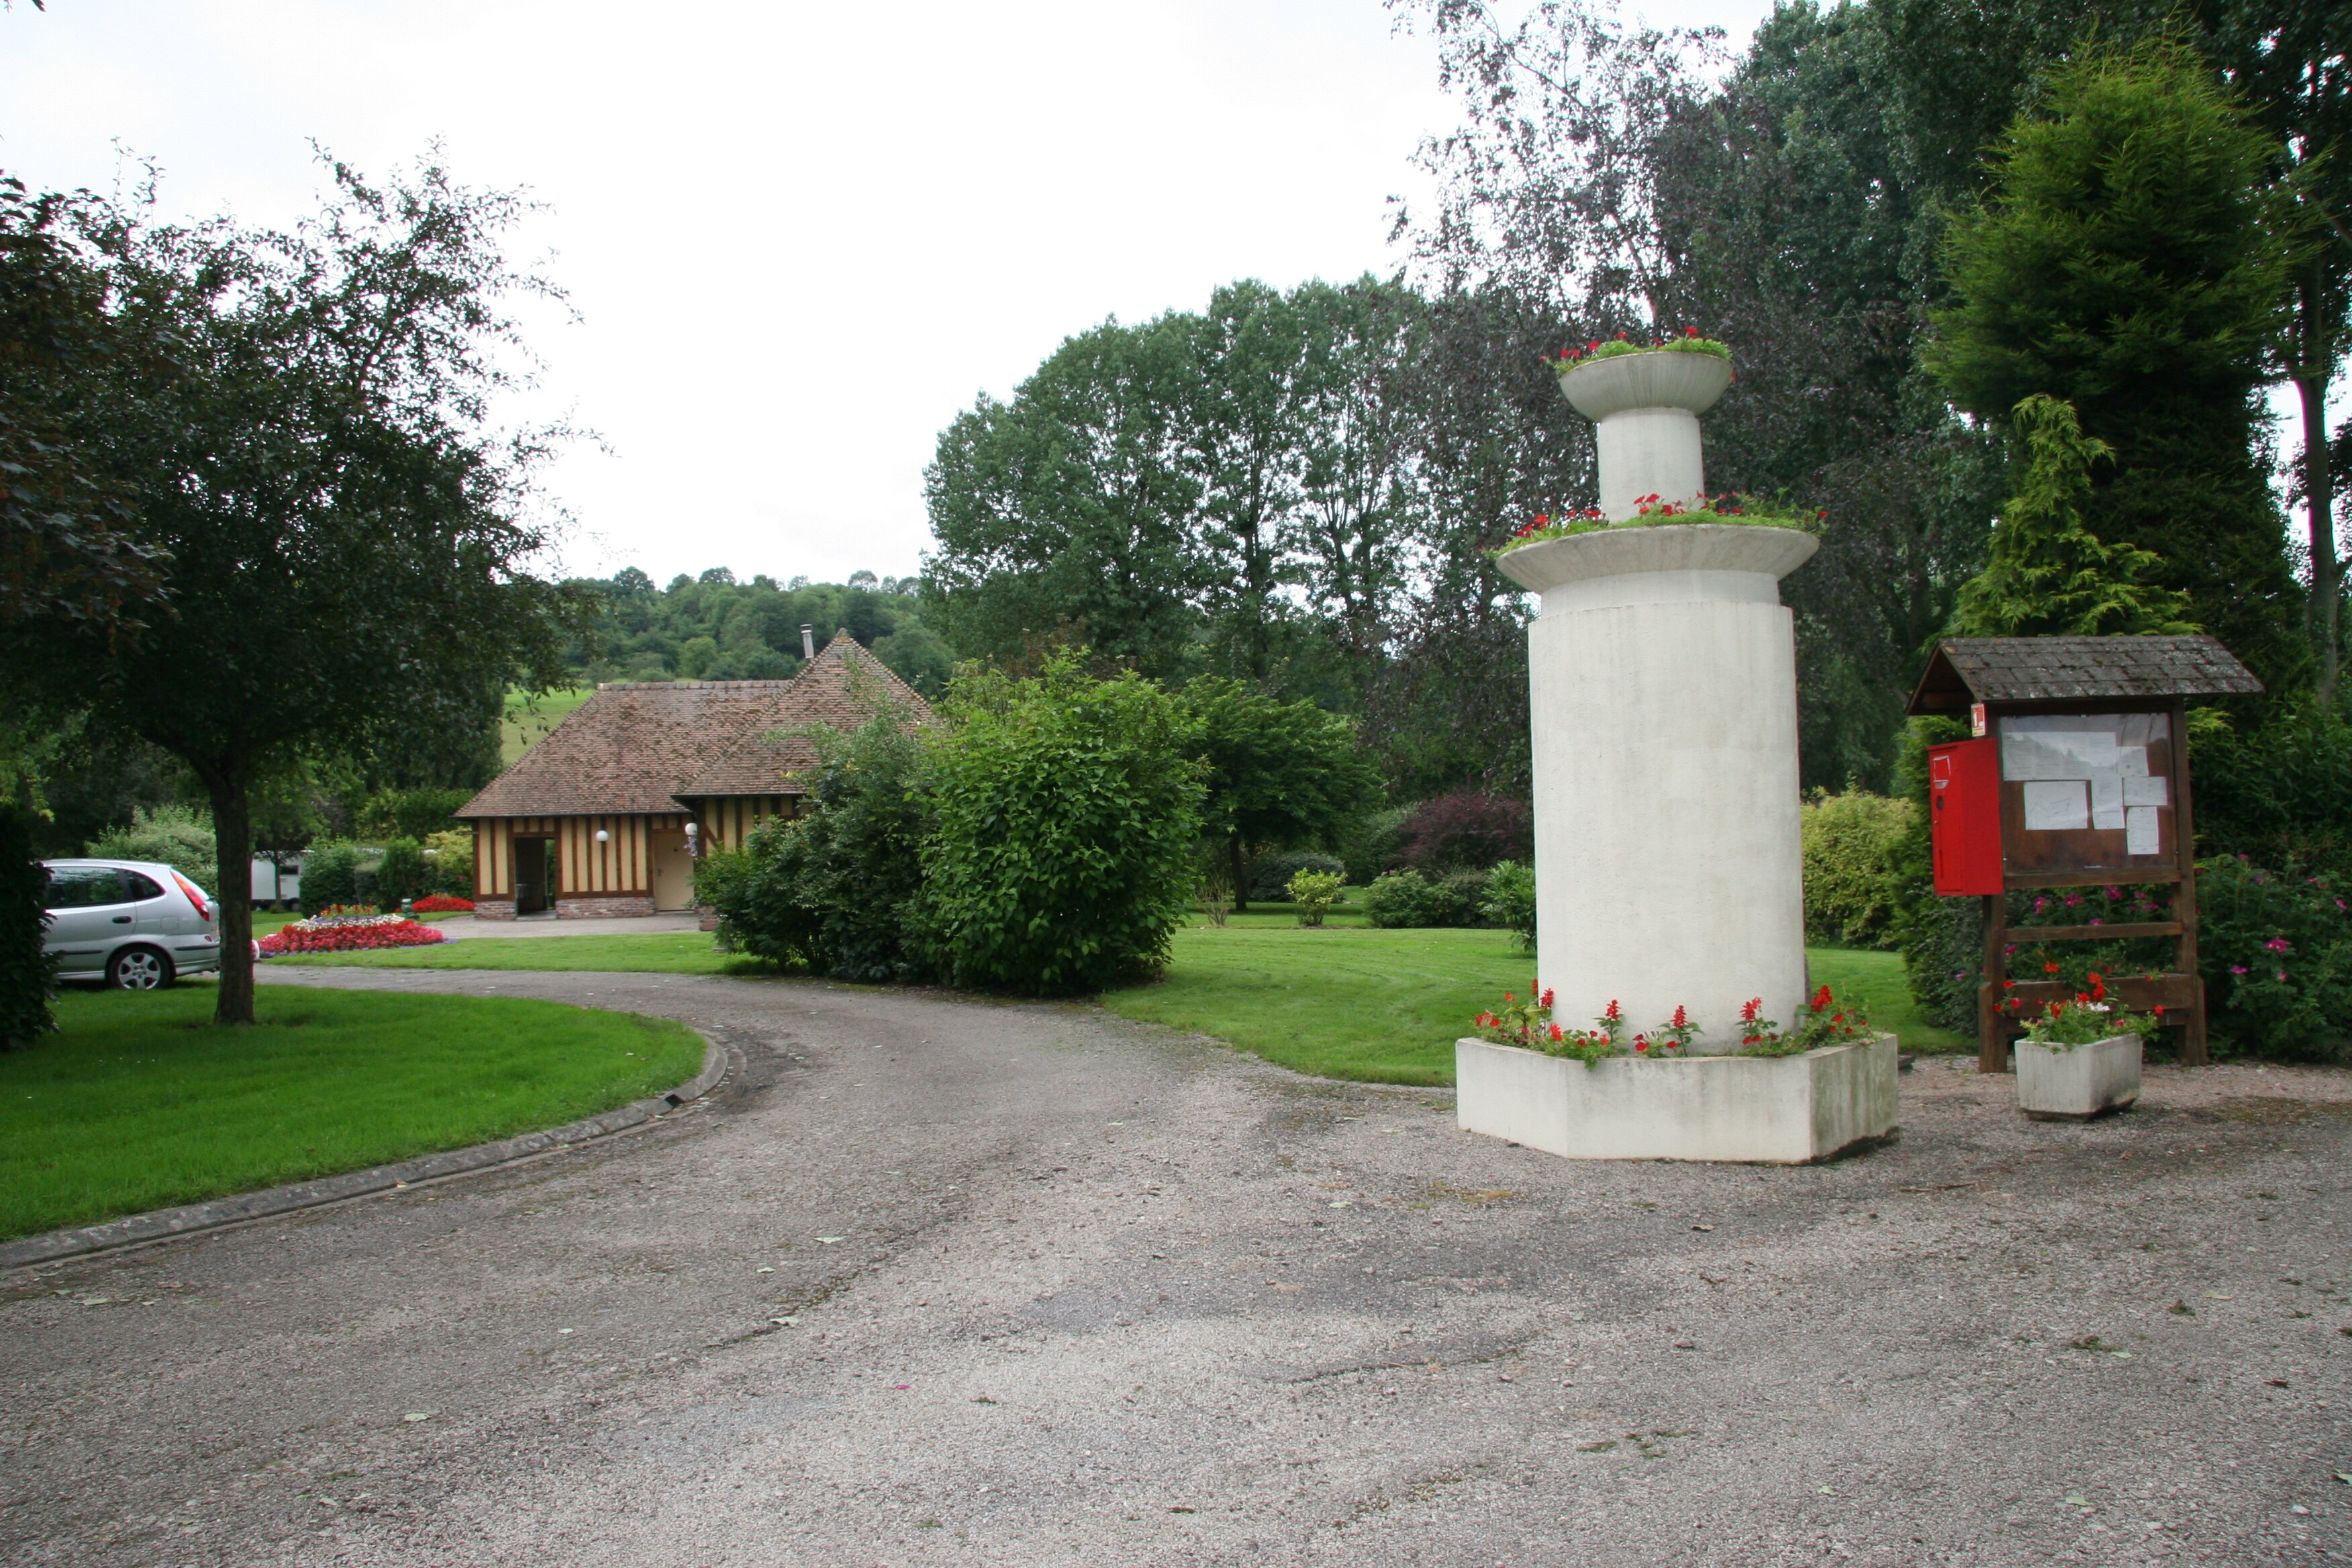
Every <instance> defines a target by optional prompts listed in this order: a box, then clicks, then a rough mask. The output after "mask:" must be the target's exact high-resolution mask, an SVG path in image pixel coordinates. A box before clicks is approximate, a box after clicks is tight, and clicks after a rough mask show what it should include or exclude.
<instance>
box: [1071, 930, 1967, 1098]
mask: <svg viewBox="0 0 2352 1568" xmlns="http://www.w3.org/2000/svg"><path fill="white" fill-rule="evenodd" d="M1174 946H1175V952H1174V960H1173V962H1172V963H1171V964H1170V965H1169V968H1168V973H1167V976H1166V977H1165V978H1164V979H1161V980H1160V981H1157V982H1155V983H1153V984H1149V985H1140V986H1137V987H1134V988H1133V989H1130V990H1126V991H1116V992H1112V993H1111V994H1108V995H1106V996H1105V997H1103V999H1102V1002H1103V1005H1105V1006H1106V1007H1108V1008H1109V1009H1111V1011H1113V1012H1115V1013H1118V1014H1119V1015H1120V1016H1123V1017H1129V1018H1135V1019H1139V1020H1141V1021H1143V1022H1145V1023H1152V1024H1165V1025H1167V1026H1170V1027H1171V1028H1177V1029H1183V1030H1187V1031H1189V1032H1192V1033H1195V1034H1202V1035H1213V1036H1215V1037H1217V1038H1219V1039H1222V1040H1228V1041H1230V1042H1232V1043H1233V1044H1234V1045H1236V1046H1239V1047H1242V1048H1243V1049H1244V1050H1247V1051H1253V1052H1255V1053H1256V1054H1257V1055H1259V1056H1261V1057H1264V1058H1265V1059H1266V1060H1268V1061H1270V1062H1276V1063H1279V1064H1281V1065H1282V1066H1284V1067H1286V1068H1295V1069H1297V1071H1300V1072H1307V1073H1315V1074H1318V1075H1320V1076H1322V1077H1325V1078H1341V1079H1363V1080H1367V1081H1370V1082H1376V1083H1419V1084H1449V1083H1452V1082H1453V1081H1454V1041H1455V1040H1456V1039H1459V1038H1460V1037H1462V1036H1463V1035H1464V1034H1465V1032H1467V1027H1468V1024H1469V1021H1470V1019H1471V1018H1472V1017H1473V1016H1475V1015H1476V1013H1477V1012H1478V1010H1479V1009H1480V1008H1481V1007H1485V1006H1487V1005H1491V1004H1493V1003H1496V1002H1499V1001H1500V1000H1501V999H1502V995H1503V993H1504V992H1506V991H1518V992H1524V991H1525V990H1526V989H1527V984H1528V975H1529V973H1531V971H1532V968H1533V964H1532V963H1531V961H1530V960H1528V958H1527V957H1526V956H1525V955H1523V954H1522V953H1520V952H1519V951H1518V949H1517V947H1516V946H1515V945H1514V944H1513V942H1512V941H1511V938H1510V936H1509V934H1508V933H1507V932H1504V931H1369V930H1326V931H1302V930H1299V929H1298V928H1297V926H1296V925H1295V924H1293V925H1292V926H1291V927H1290V928H1289V929H1287V930H1284V929H1279V928H1278V926H1276V925H1275V924H1272V923H1269V924H1268V925H1264V926H1259V925H1255V924H1253V925H1251V926H1247V927H1236V926H1228V927H1227V929H1225V930H1223V931H1217V930H1214V929H1213V928H1210V927H1206V926H1192V927H1189V928H1187V929H1185V930H1183V931H1178V932H1177V933H1176V936H1175V944H1174ZM1811 963H1812V974H1813V978H1814V980H1815V981H1816V982H1820V981H1827V982H1829V983H1830V984H1832V985H1835V986H1837V987H1839V988H1840V989H1841V990H1850V991H1851V992H1852V993H1853V994H1855V995H1858V996H1860V997H1862V998H1863V999H1864V1002H1865V1003H1866V1004H1867V1005H1869V1007H1870V1010H1871V1016H1872V1017H1873V1018H1874V1019H1876V1020H1877V1021H1878V1022H1879V1023H1880V1024H1882V1025H1885V1026H1890V1027H1892V1028H1893V1029H1895V1032H1896V1033H1897V1035H1899V1036H1900V1037H1901V1038H1902V1041H1903V1044H1904V1046H1905V1047H1906V1048H1907V1049H1911V1050H1922V1051H1950V1050H1962V1049H1966V1048H1969V1047H1968V1044H1967V1042H1965V1041H1962V1040H1959V1039H1958V1037H1954V1036H1952V1035H1948V1034H1947V1033H1945V1032H1944V1031H1943V1030H1940V1029H1936V1028H1933V1027H1931V1026H1927V1025H1926V1024H1925V1022H1924V1021H1923V1020H1921V1019H1920V1017H1919V1016H1918V1014H1917V1010H1916V1007H1915V1006H1914V1005H1913V1004H1912V1002H1911V999H1910V995H1909V994H1908V993H1907V992H1906V990H1905V989H1904V985H1903V963H1902V960H1901V959H1900V958H1898V957H1896V956H1895V954H1893V953H1891V952H1855V951H1853V950H1850V949H1841V948H1816V949H1813V950H1812V952H1811Z"/></svg>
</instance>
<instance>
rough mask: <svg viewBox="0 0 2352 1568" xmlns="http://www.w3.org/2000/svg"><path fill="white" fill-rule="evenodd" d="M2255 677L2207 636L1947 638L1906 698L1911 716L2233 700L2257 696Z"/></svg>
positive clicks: (2257, 684) (1938, 644) (2257, 683)
mask: <svg viewBox="0 0 2352 1568" xmlns="http://www.w3.org/2000/svg"><path fill="white" fill-rule="evenodd" d="M2262 689H2263V683H2262V682H2261V681H2259V680H2257V679H2254V675H2253V671H2252V670H2250V669H2248V668H2246V667H2245V666H2244V665H2242V664H2240V663H2239V662H2238V659H2237V656H2236V655H2234V654H2232V653H2231V651H2230V650H2229V649H2228V648H2225V647H2222V646H2221V644H2220V643H2218V642H2215V641H2214V640H2213V639H2212V638H2211V637H1946V638H1945V639H1943V641H1941V642H1939V643H1937V645H1936V652H1935V655H1934V657H1933V658H1929V659H1928V660H1927V674H1925V675H1923V676H1921V677H1920V678H1919V689H1917V690H1916V691H1914V692H1913V693H1912V694H1911V705H1910V708H1909V709H1908V711H1910V712H1912V713H1951V712H1960V711H1965V710H1967V708H1968V706H1969V704H1970V703H1971V702H1989V703H2004V704H2006V703H2023V702H2073V701H2079V700H2098V699H2117V698H2151V697H2236V696H2242V695H2247V694H2250V693H2253V692H2258V691H2260V690H2262Z"/></svg>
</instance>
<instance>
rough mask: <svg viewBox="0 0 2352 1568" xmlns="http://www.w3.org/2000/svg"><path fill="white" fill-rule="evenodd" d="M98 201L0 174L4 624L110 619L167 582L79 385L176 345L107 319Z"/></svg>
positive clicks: (0, 571)
mask: <svg viewBox="0 0 2352 1568" xmlns="http://www.w3.org/2000/svg"><path fill="white" fill-rule="evenodd" d="M91 205H92V204H91V203H90V202H89V200H88V199H87V198H81V199H76V198H69V197H65V196H59V195H41V196H33V195H28V194H27V193H26V189H25V185H24V183H23V182H22V181H20V180H17V179H15V178H13V177H10V176H6V175H0V626H4V625H7V624H11V623H20V622H23V621H26V620H27V619H33V620H43V621H63V622H65V623H66V624H68V626H80V627H89V628H93V629H98V630H103V629H104V628H107V627H110V626H112V625H113V624H114V623H115V622H116V621H118V620H119V619H121V618H123V617H125V616H131V617H132V618H138V617H140V616H145V615H152V610H153V607H152V604H151V603H150V601H152V598H153V596H154V594H155V591H156V588H157V587H158V585H159V582H160V579H159V577H158V575H157V561H156V547H155V545H154V544H153V543H152V542H149V541H145V540H142V539H141V538H140V537H138V535H137V533H136V531H135V529H134V523H135V520H136V508H135V505H134V498H133V496H132V495H131V492H130V491H129V490H128V489H126V488H125V487H124V486H123V485H121V483H119V482H116V481H114V480H111V479H109V478H108V476H107V475H106V474H105V472H104V468H103V464H102V462H101V461H100V458H99V456H98V453H97V450H96V448H97V447H99V445H100V443H101V442H102V441H103V440H104V438H105V437H104V432H103V429H102V428H101V427H100V426H96V425H94V424H93V422H92V421H91V419H90V418H89V408H88V402H87V399H86V397H85V396H84V395H82V391H81V389H82V387H83V386H84V385H85V384H86V383H87V382H88V380H89V378H90V377H92V376H93V375H95V374H98V373H99V371H100V369H101V367H103V366H104V365H105V364H107V363H109V362H110V361H112V360H116V359H121V358H125V357H136V358H149V359H152V358H153V357H154V356H156V355H158V354H159V353H162V352H163V349H164V348H165V346H166V345H165V344H163V343H162V342H158V341H156V340H154V339H152V338H147V339H141V338H139V337H137V336H135V335H131V334H126V333H123V332H121V331H119V330H118V326H117V323H116V322H115V321H114V320H112V319H111V318H110V316H109V314H108V312H107V310H106V294H107V286H106V275H105V272H104V269H103V268H101V267H100V266H99V265H97V264H96V263H95V261H94V260H93V258H91V257H89V255H88V254H87V249H88V247H86V246H84V245H82V244H81V243H79V237H78V236H77V234H76V233H75V224H76V221H77V220H79V219H83V218H86V217H87V216H89V212H90V208H91Z"/></svg>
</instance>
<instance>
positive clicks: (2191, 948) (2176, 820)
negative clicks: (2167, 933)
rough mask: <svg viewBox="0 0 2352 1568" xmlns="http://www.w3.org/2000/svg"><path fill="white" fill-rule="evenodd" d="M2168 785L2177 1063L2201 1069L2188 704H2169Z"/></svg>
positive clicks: (2201, 993) (2201, 995)
mask: <svg viewBox="0 0 2352 1568" xmlns="http://www.w3.org/2000/svg"><path fill="white" fill-rule="evenodd" d="M2172 758H2173V774H2174V777H2173V783H2174V784H2177V785H2178V786H2179V791H2180V799H2179V805H2176V806H2175V807H2174V809H2173V814H2172V827H2173V835H2174V837H2175V839H2176V842H2175V844H2174V845H2173V859H2174V864H2175V865H2176V866H2177V867H2178V868H2179V871H2180V880H2179V883H2178V884H2177V885H2176V886H2175V887H2174V889H2173V892H2172V918H2173V919H2174V920H2176V921H2179V922H2180V937H2179V949H2178V951H2177V952H2176V953H2175V955H2174V959H2173V967H2174V968H2175V969H2176V970H2178V971H2179V973H2182V974H2184V975H2186V976H2188V979H2189V997H2190V1001H2189V1021H2188V1023H2187V1024H2185V1025H2184V1026H2182V1027H2181V1030H2180V1065H2181V1066H2182V1067H2190V1068H2201V1067H2203V1066H2204V1065H2205V1064H2206V1062H2207V1061H2208V1060H2210V1057H2209V1055H2208V1053H2207V1049H2206V1043H2205V977H2204V974H2203V973H2201V972H2200V970H2199V969H2198V967H2197V821H2196V818H2195V816H2193V815H2192V814H2191V812H2190V809H2189V708H2188V704H2187V703H2185V702H2179V701H2176V702H2174V703H2173V705H2172Z"/></svg>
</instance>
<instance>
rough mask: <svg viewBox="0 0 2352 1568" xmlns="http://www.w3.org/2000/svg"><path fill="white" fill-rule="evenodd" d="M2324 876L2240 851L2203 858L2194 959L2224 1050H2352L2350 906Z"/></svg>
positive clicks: (2333, 1057)
mask: <svg viewBox="0 0 2352 1568" xmlns="http://www.w3.org/2000/svg"><path fill="white" fill-rule="evenodd" d="M2347 902H2352V900H2347V898H2346V896H2345V895H2344V894H2343V893H2341V892H2338V891H2337V890H2336V884H2335V882H2334V880H2333V879H2330V878H2328V877H2326V876H2312V877H2303V876H2294V875H2279V874H2277V873H2273V872H2271V871H2267V870H2264V869H2263V868H2262V867H2260V866H2258V865H2256V864H2254V863H2253V862H2252V860H2249V859H2246V858H2242V857H2239V856H2235V855H2231V856H2222V857H2218V858H2213V859H2210V860H2201V861H2200V862H2198V866H2197V958H2198V963H2199V965H2200V967H2201V968H2202V969H2203V971H2204V974H2205V1005H2206V1008H2207V1012H2208V1027H2209V1030H2210V1034H2211V1036H2212V1037H2213V1041H2214V1044H2215V1046H2216V1047H2217V1048H2219V1053H2220V1054H2231V1053H2237V1054H2244V1055H2253V1056H2266V1057H2275V1058H2284V1059H2288V1060H2303V1061H2328V1062H2341V1061H2343V1060H2345V1059H2346V1058H2347V1056H2352V913H2347Z"/></svg>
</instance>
